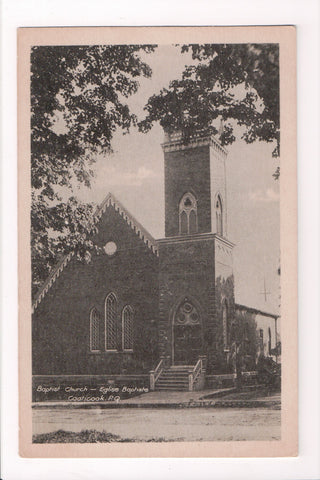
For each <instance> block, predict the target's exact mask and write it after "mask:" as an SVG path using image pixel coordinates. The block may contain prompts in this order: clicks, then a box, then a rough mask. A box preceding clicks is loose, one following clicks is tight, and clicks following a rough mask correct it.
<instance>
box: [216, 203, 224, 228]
mask: <svg viewBox="0 0 320 480" xmlns="http://www.w3.org/2000/svg"><path fill="white" fill-rule="evenodd" d="M216 224H217V234H218V235H221V236H222V235H223V221H222V201H221V197H220V195H218V196H217V200H216Z"/></svg>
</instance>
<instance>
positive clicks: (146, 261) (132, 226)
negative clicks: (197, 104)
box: [32, 133, 278, 388]
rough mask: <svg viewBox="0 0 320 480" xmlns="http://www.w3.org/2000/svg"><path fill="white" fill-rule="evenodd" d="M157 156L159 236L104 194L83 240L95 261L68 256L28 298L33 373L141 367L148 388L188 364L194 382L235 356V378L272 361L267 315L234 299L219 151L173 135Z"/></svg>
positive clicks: (227, 367)
mask: <svg viewBox="0 0 320 480" xmlns="http://www.w3.org/2000/svg"><path fill="white" fill-rule="evenodd" d="M162 148H163V152H164V169H165V238H163V239H158V240H155V239H154V238H152V236H151V235H150V234H149V233H148V232H147V231H146V230H145V229H144V227H143V226H142V225H141V224H140V223H139V222H138V221H137V220H136V219H135V218H134V217H133V216H132V215H131V214H130V213H129V212H128V211H127V210H126V208H125V207H124V206H123V205H122V204H121V203H120V202H119V201H118V200H117V199H116V198H115V197H114V196H113V195H112V194H108V195H107V197H106V198H105V200H104V201H103V203H102V204H101V205H100V207H99V209H98V211H97V214H96V217H95V227H94V229H93V231H92V232H91V234H90V235H91V239H92V241H93V242H94V243H95V244H96V245H97V246H98V247H100V251H101V252H103V253H100V254H98V253H92V254H91V255H88V257H87V258H86V261H83V260H79V259H77V257H76V255H73V254H69V255H68V256H67V257H65V258H64V259H62V260H61V262H60V263H59V264H58V265H57V267H56V269H55V270H54V271H53V272H52V274H51V276H50V277H49V278H48V280H47V281H46V283H45V284H44V285H43V287H42V289H41V290H40V292H39V293H38V295H37V297H36V299H35V302H34V305H33V320H32V342H33V346H32V348H33V352H32V359H33V375H35V376H37V375H80V376H81V375H128V374H136V375H139V374H148V373H149V372H150V371H152V372H153V373H152V375H151V377H150V378H151V382H152V383H153V385H151V387H152V388H155V386H156V383H157V381H159V382H160V381H161V372H164V371H165V370H166V371H169V370H170V368H171V369H172V372H173V371H174V368H176V369H179V368H180V371H181V372H183V369H184V367H188V369H189V372H190V371H191V370H192V368H194V369H195V368H196V366H197V365H198V366H199V365H200V373H202V376H204V377H205V376H206V375H207V376H208V375H217V374H223V373H232V372H234V371H235V359H236V358H240V356H241V359H242V362H243V366H242V368H243V369H245V370H252V369H254V366H255V363H256V361H257V358H258V356H259V355H267V356H272V350H274V349H275V347H276V344H277V341H278V332H277V316H275V315H272V314H268V313H265V312H260V311H258V310H255V309H252V308H251V309H250V308H248V307H245V306H242V305H239V304H236V302H235V295H234V276H233V248H234V244H233V243H232V242H231V241H230V240H229V239H228V230H227V190H226V189H227V187H226V180H227V179H226V160H227V152H226V150H225V149H224V148H223V147H222V146H221V145H220V143H219V142H218V141H217V140H216V139H215V138H214V137H213V136H208V135H201V134H199V135H197V136H194V137H193V138H192V139H191V140H190V141H189V143H188V144H185V143H184V142H183V141H182V138H181V135H180V134H178V133H175V134H172V135H166V136H165V141H164V143H163V144H162ZM237 356H238V357H237ZM159 365H160V366H159ZM157 366H158V367H157ZM156 367H157V368H156ZM190 368H191V370H190ZM194 371H196V370H194ZM154 372H155V373H154ZM189 387H190V384H189Z"/></svg>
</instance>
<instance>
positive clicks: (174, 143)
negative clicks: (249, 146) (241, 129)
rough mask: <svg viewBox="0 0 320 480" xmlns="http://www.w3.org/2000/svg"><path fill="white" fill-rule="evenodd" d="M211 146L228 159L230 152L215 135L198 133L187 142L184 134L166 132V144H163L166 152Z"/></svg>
mask: <svg viewBox="0 0 320 480" xmlns="http://www.w3.org/2000/svg"><path fill="white" fill-rule="evenodd" d="M204 145H210V146H212V147H213V149H214V150H215V151H216V152H217V153H219V154H220V155H221V156H222V157H224V158H226V156H227V154H228V152H227V150H226V149H225V148H224V147H223V146H222V145H221V143H220V142H219V140H218V139H217V138H216V137H215V136H214V135H213V134H210V133H208V132H205V131H199V132H196V133H195V134H194V135H192V137H191V138H190V139H189V140H188V141H187V142H185V140H184V138H183V135H182V132H179V131H177V132H173V133H169V132H165V137H164V142H163V143H162V144H161V146H162V149H163V151H164V152H174V151H177V150H187V149H189V148H194V147H201V146H204Z"/></svg>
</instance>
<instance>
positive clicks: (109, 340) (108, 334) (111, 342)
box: [105, 293, 117, 350]
mask: <svg viewBox="0 0 320 480" xmlns="http://www.w3.org/2000/svg"><path fill="white" fill-rule="evenodd" d="M116 320H117V298H116V296H115V294H114V293H109V295H108V296H107V298H106V301H105V349H106V350H116V349H117V324H116Z"/></svg>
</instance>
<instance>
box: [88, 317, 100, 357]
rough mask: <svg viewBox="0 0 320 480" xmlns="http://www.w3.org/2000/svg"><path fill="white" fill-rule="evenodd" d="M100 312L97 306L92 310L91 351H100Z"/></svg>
mask: <svg viewBox="0 0 320 480" xmlns="http://www.w3.org/2000/svg"><path fill="white" fill-rule="evenodd" d="M100 319H101V316H100V313H99V312H98V310H97V309H96V308H92V310H91V312H90V350H91V352H98V351H100Z"/></svg>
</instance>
